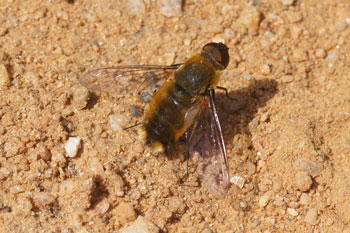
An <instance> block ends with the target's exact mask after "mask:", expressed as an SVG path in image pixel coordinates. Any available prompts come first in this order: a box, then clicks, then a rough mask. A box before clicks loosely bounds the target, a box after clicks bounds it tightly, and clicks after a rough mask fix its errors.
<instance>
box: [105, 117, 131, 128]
mask: <svg viewBox="0 0 350 233" xmlns="http://www.w3.org/2000/svg"><path fill="white" fill-rule="evenodd" d="M128 122H129V120H128V118H127V117H126V116H125V115H123V114H113V115H110V116H109V123H110V125H111V127H112V129H114V130H115V131H120V130H122V129H123V128H125V127H126V125H127V123H128Z"/></svg>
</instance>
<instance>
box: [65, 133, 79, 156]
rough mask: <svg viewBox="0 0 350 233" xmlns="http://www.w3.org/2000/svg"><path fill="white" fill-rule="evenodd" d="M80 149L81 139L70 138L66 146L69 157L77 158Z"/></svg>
mask: <svg viewBox="0 0 350 233" xmlns="http://www.w3.org/2000/svg"><path fill="white" fill-rule="evenodd" d="M79 147H80V138H79V137H70V138H68V142H67V143H66V145H65V146H64V149H65V150H66V153H67V156H68V157H75V156H76V155H77V152H78V150H79Z"/></svg>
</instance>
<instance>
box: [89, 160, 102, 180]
mask: <svg viewBox="0 0 350 233" xmlns="http://www.w3.org/2000/svg"><path fill="white" fill-rule="evenodd" d="M88 163H89V168H90V170H91V171H92V172H94V174H95V175H99V176H101V177H104V176H105V171H104V169H103V165H102V163H101V162H100V161H99V159H98V158H94V157H93V158H90V159H89V162H88Z"/></svg>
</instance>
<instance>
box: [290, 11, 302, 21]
mask: <svg viewBox="0 0 350 233" xmlns="http://www.w3.org/2000/svg"><path fill="white" fill-rule="evenodd" d="M287 19H288V22H290V23H297V22H300V21H301V20H302V19H303V15H302V14H301V12H294V11H288V12H287Z"/></svg>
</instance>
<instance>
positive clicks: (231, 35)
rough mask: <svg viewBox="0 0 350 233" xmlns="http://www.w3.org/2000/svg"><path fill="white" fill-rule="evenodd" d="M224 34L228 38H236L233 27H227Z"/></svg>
mask: <svg viewBox="0 0 350 233" xmlns="http://www.w3.org/2000/svg"><path fill="white" fill-rule="evenodd" d="M224 35H225V37H226V38H227V39H233V38H235V36H236V33H235V31H233V30H232V29H231V28H225V30H224Z"/></svg>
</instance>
